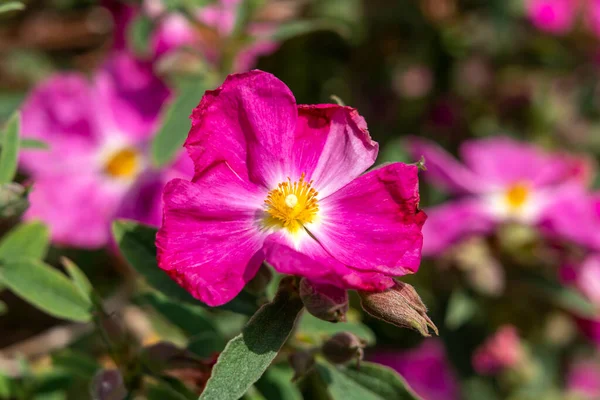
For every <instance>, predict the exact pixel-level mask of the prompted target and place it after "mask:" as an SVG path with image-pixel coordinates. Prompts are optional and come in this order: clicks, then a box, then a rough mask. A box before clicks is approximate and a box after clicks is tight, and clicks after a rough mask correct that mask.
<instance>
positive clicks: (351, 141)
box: [293, 104, 379, 197]
mask: <svg viewBox="0 0 600 400" xmlns="http://www.w3.org/2000/svg"><path fill="white" fill-rule="evenodd" d="M378 150H379V145H378V144H377V143H376V142H374V141H373V140H371V136H370V135H369V131H368V130H367V124H366V122H365V120H364V119H363V117H361V116H360V115H359V114H358V112H357V111H356V110H355V109H353V108H350V107H341V106H337V105H333V104H320V105H315V106H306V105H301V106H298V127H297V129H296V141H295V144H294V153H293V157H294V161H293V164H294V168H295V171H294V172H295V174H296V175H300V174H301V173H305V174H306V176H307V177H309V178H310V179H312V180H313V181H314V183H313V186H314V187H315V188H317V190H318V191H319V194H320V196H321V197H326V196H328V195H329V194H331V193H333V192H335V191H336V190H338V189H339V188H341V187H343V186H345V185H346V184H347V183H349V182H350V181H352V180H353V179H355V178H356V177H358V176H359V175H360V174H362V173H363V172H365V171H366V170H367V169H368V168H369V167H370V166H371V165H373V163H374V162H375V159H376V158H377V152H378Z"/></svg>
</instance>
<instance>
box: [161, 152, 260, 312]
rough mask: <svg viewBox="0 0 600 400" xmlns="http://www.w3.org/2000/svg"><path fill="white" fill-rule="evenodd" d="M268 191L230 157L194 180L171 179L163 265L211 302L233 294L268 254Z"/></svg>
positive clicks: (163, 230)
mask: <svg viewBox="0 0 600 400" xmlns="http://www.w3.org/2000/svg"><path fill="white" fill-rule="evenodd" d="M265 196H266V192H264V191H262V190H261V189H259V188H258V187H256V186H254V185H253V184H251V183H249V182H245V181H242V180H240V179H239V177H238V176H237V175H236V174H235V173H234V172H233V171H232V170H231V169H230V168H228V166H227V164H226V163H219V164H217V165H215V166H213V167H212V168H210V169H208V170H206V171H205V173H204V174H203V175H202V176H201V177H197V179H196V181H195V182H188V181H185V180H183V179H175V180H172V181H171V182H169V183H168V184H167V186H166V187H165V190H164V195H163V202H164V210H163V212H164V214H163V224H162V227H161V228H160V230H159V231H158V235H157V237H156V246H157V248H158V255H157V258H158V264H159V267H160V268H162V269H164V270H165V271H166V272H167V273H168V274H169V275H170V276H171V278H173V279H174V280H175V281H177V282H178V283H179V284H180V285H181V286H183V287H184V288H186V289H187V290H188V291H189V292H190V293H191V294H192V295H193V296H194V297H196V298H198V299H199V300H202V301H203V302H205V303H206V304H208V305H211V306H218V305H221V304H224V303H227V302H228V301H229V300H231V299H233V298H234V297H235V296H236V295H237V294H238V293H239V292H240V291H241V290H242V288H243V287H244V285H245V284H246V282H248V281H249V280H250V279H252V278H253V277H254V275H255V274H256V271H257V270H258V268H259V267H260V264H261V263H262V261H263V260H264V257H263V255H262V251H261V247H262V243H263V240H264V236H265V234H264V233H263V232H261V230H260V220H259V218H260V217H261V216H262V211H261V206H262V202H263V201H264V198H265Z"/></svg>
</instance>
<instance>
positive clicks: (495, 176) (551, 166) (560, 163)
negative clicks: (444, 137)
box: [460, 136, 588, 186]
mask: <svg viewBox="0 0 600 400" xmlns="http://www.w3.org/2000/svg"><path fill="white" fill-rule="evenodd" d="M460 153H461V156H462V158H463V160H464V161H465V164H466V165H467V166H469V168H471V169H472V170H473V171H475V173H477V174H478V175H479V176H481V177H484V178H485V179H486V180H487V181H489V182H491V183H494V184H497V185H502V186H505V185H512V184H515V183H517V182H529V183H531V184H532V185H534V186H545V185H556V184H561V183H566V182H569V181H579V182H585V181H586V180H587V178H588V167H587V163H586V161H585V160H581V159H576V158H573V157H569V156H565V155H562V154H553V153H547V152H544V151H542V150H540V148H539V147H537V146H533V145H531V144H529V143H522V142H519V141H516V140H513V139H511V138H509V137H504V136H497V137H490V138H486V139H479V140H472V141H468V142H465V143H464V144H463V145H462V147H461V149H460ZM508 160H510V162H508Z"/></svg>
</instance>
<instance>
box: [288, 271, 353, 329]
mask: <svg viewBox="0 0 600 400" xmlns="http://www.w3.org/2000/svg"><path fill="white" fill-rule="evenodd" d="M300 298H301V299H302V302H303V303H304V307H306V310H307V311H308V312H309V313H311V314H312V315H314V316H315V317H317V318H320V319H322V320H325V321H329V322H340V321H345V320H346V312H347V311H348V293H347V292H346V290H344V289H340V288H337V287H335V286H331V285H323V284H317V283H314V282H311V281H309V280H308V279H306V278H303V279H302V280H301V281H300Z"/></svg>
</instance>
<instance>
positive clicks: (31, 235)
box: [0, 221, 50, 260]
mask: <svg viewBox="0 0 600 400" xmlns="http://www.w3.org/2000/svg"><path fill="white" fill-rule="evenodd" d="M49 241H50V231H49V229H48V227H47V226H46V225H44V224H43V223H41V222H38V221H33V222H27V223H24V224H21V225H18V226H16V227H15V228H13V230H11V231H10V232H8V234H6V235H5V236H4V237H3V238H2V240H0V260H14V259H18V258H30V259H43V258H44V257H45V256H46V253H47V252H48V247H49V246H50V242H49Z"/></svg>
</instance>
